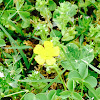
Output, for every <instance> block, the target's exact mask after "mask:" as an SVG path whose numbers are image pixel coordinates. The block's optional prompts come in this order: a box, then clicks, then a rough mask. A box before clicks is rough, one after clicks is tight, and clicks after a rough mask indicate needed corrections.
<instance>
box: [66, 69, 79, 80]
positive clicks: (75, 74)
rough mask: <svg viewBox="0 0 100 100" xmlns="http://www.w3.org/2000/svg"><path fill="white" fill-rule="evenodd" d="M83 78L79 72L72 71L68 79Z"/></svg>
mask: <svg viewBox="0 0 100 100" xmlns="http://www.w3.org/2000/svg"><path fill="white" fill-rule="evenodd" d="M75 77H76V78H81V76H80V74H79V73H78V72H77V71H75V70H74V71H71V72H70V73H69V74H68V78H69V79H72V78H75Z"/></svg>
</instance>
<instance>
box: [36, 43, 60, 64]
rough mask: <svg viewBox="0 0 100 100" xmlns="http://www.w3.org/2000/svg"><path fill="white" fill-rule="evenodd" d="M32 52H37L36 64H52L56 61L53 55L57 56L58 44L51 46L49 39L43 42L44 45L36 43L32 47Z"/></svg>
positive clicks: (58, 51)
mask: <svg viewBox="0 0 100 100" xmlns="http://www.w3.org/2000/svg"><path fill="white" fill-rule="evenodd" d="M34 53H35V54H38V55H36V56H35V60H36V61H37V63H38V64H40V65H43V64H44V63H46V64H48V65H53V64H54V63H55V62H56V59H55V58H54V57H56V56H58V55H59V53H60V49H59V47H58V46H55V47H54V46H53V43H52V42H50V41H45V42H44V47H43V46H42V45H39V44H38V45H36V47H35V48H34Z"/></svg>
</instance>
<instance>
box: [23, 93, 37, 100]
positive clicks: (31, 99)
mask: <svg viewBox="0 0 100 100" xmlns="http://www.w3.org/2000/svg"><path fill="white" fill-rule="evenodd" d="M24 100H36V97H35V94H33V93H28V94H26V95H25V97H24Z"/></svg>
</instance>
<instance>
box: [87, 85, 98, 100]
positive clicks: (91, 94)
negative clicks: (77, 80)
mask: <svg viewBox="0 0 100 100" xmlns="http://www.w3.org/2000/svg"><path fill="white" fill-rule="evenodd" d="M95 93H96V94H97V95H98V97H99V99H100V87H98V88H97V89H96V91H95ZM88 94H89V96H90V97H92V98H93V97H94V100H97V99H96V98H95V96H94V94H93V93H92V92H91V91H90V90H89V91H88Z"/></svg>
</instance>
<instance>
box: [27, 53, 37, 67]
mask: <svg viewBox="0 0 100 100" xmlns="http://www.w3.org/2000/svg"><path fill="white" fill-rule="evenodd" d="M34 57H35V54H34V53H33V55H32V57H31V60H30V62H29V65H28V69H29V68H30V65H31V63H32V61H33V59H34Z"/></svg>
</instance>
